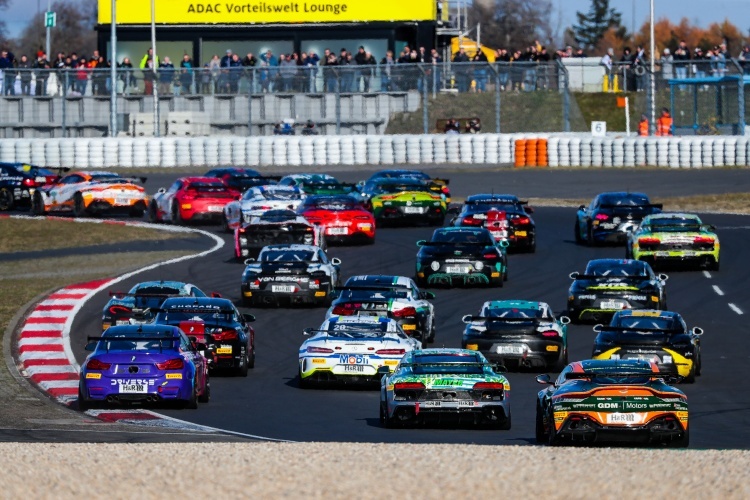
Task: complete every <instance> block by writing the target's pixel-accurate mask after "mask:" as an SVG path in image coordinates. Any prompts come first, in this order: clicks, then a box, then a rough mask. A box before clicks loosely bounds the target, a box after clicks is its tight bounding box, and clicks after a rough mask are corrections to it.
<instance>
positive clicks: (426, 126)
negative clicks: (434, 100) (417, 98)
mask: <svg viewBox="0 0 750 500" xmlns="http://www.w3.org/2000/svg"><path fill="white" fill-rule="evenodd" d="M423 66H424V64H420V65H419V71H420V72H421V73H422V75H421V78H420V80H422V126H423V130H424V133H425V134H429V133H430V113H429V102H428V101H429V92H428V91H427V72H426V71H425V69H424V67H423Z"/></svg>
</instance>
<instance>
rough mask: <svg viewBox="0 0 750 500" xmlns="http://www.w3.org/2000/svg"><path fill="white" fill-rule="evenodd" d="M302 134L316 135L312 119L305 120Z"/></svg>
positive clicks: (316, 131)
mask: <svg viewBox="0 0 750 500" xmlns="http://www.w3.org/2000/svg"><path fill="white" fill-rule="evenodd" d="M302 135H318V130H317V129H316V128H315V123H314V122H313V121H312V120H307V123H306V124H305V126H304V128H303V129H302Z"/></svg>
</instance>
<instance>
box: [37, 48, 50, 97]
mask: <svg viewBox="0 0 750 500" xmlns="http://www.w3.org/2000/svg"><path fill="white" fill-rule="evenodd" d="M33 66H34V70H35V72H36V88H35V89H34V94H35V95H37V96H43V95H47V80H48V79H49V73H50V63H49V61H48V60H47V55H46V54H45V53H44V52H42V54H41V55H40V56H38V57H37V58H36V61H34V65H33Z"/></svg>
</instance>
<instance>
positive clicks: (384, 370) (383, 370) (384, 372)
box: [378, 366, 391, 376]
mask: <svg viewBox="0 0 750 500" xmlns="http://www.w3.org/2000/svg"><path fill="white" fill-rule="evenodd" d="M390 374H391V369H390V368H389V367H387V366H380V367H378V375H381V376H382V375H390Z"/></svg>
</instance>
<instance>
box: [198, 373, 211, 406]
mask: <svg viewBox="0 0 750 500" xmlns="http://www.w3.org/2000/svg"><path fill="white" fill-rule="evenodd" d="M210 400H211V384H210V382H209V381H208V375H206V388H205V389H204V390H203V394H201V395H200V396H198V402H199V403H208V402H209V401H210Z"/></svg>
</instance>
